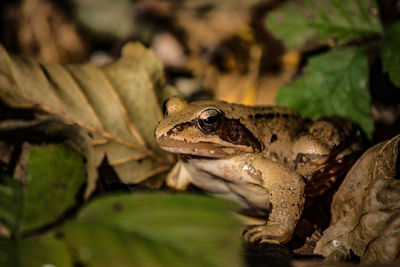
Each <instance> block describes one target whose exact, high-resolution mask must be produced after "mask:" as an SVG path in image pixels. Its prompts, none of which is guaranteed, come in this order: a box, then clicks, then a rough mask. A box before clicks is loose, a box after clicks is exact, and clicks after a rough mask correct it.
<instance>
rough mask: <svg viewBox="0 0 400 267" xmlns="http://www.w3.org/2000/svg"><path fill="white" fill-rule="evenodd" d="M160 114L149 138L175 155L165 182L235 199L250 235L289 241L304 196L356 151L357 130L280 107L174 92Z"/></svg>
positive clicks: (332, 177) (318, 189)
mask: <svg viewBox="0 0 400 267" xmlns="http://www.w3.org/2000/svg"><path fill="white" fill-rule="evenodd" d="M164 115H165V117H164V119H163V120H161V122H160V123H159V125H158V126H157V128H156V130H155V138H156V140H157V142H158V144H159V145H160V147H161V148H162V149H164V150H166V151H169V152H172V153H178V154H180V155H181V158H182V161H180V162H179V163H178V164H177V165H176V166H175V167H174V169H173V170H172V171H171V173H170V174H169V176H168V177H167V183H168V184H169V185H170V186H172V187H175V188H177V189H184V188H186V187H187V185H188V184H189V183H192V184H194V185H195V186H197V187H199V188H201V189H203V190H205V191H207V192H209V193H211V194H213V195H216V196H221V197H224V198H227V199H232V200H234V201H236V202H238V203H239V204H240V205H241V206H242V208H243V210H244V211H245V212H244V213H243V214H247V215H251V216H250V217H253V218H254V219H252V220H250V221H249V222H248V223H247V224H248V226H247V229H246V231H245V232H244V238H245V240H247V241H249V242H279V243H286V242H288V241H289V240H290V239H291V237H292V235H293V232H294V230H295V227H296V224H297V222H298V221H299V218H300V215H301V214H302V211H303V208H304V202H305V196H306V195H307V196H316V195H320V194H322V193H323V192H324V191H325V190H327V189H328V188H329V187H330V186H331V185H332V184H333V183H334V182H335V181H336V179H337V178H338V176H340V175H341V174H342V173H343V172H344V171H345V169H346V168H345V166H346V164H344V163H345V162H346V158H347V157H348V156H350V155H352V154H353V153H355V152H356V151H360V150H361V139H362V138H361V133H360V131H359V130H357V127H355V125H353V124H352V123H351V122H350V121H348V120H346V119H343V118H339V117H325V118H321V119H319V120H318V121H316V122H312V121H311V120H309V119H307V118H303V117H301V116H300V115H299V114H298V113H296V112H295V111H293V110H292V109H289V108H284V107H276V106H271V107H249V106H243V105H239V104H230V103H226V102H222V101H211V100H207V101H195V102H190V103H188V102H187V101H186V100H185V99H183V98H182V97H180V96H174V97H171V98H170V99H169V100H167V101H166V103H164ZM248 217H249V216H248ZM256 218H258V219H256ZM259 218H261V220H260V219H259Z"/></svg>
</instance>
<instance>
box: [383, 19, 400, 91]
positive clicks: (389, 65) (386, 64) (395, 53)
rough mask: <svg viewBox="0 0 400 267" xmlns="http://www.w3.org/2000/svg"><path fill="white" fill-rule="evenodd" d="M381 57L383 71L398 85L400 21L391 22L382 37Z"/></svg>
mask: <svg viewBox="0 0 400 267" xmlns="http://www.w3.org/2000/svg"><path fill="white" fill-rule="evenodd" d="M381 57H382V67H383V71H384V72H387V73H388V74H389V77H390V79H391V81H392V82H393V84H395V85H396V86H398V87H400V22H397V23H395V24H393V25H392V26H391V27H390V28H389V30H388V31H387V33H386V35H385V37H384V38H383V40H382V46H381Z"/></svg>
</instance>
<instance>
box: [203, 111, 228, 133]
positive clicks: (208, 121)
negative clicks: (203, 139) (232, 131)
mask: <svg viewBox="0 0 400 267" xmlns="http://www.w3.org/2000/svg"><path fill="white" fill-rule="evenodd" d="M221 121H222V113H221V111H219V110H218V109H215V108H209V109H206V110H204V111H202V112H201V113H200V115H199V116H198V119H197V122H198V125H199V128H200V129H201V130H202V131H203V132H205V133H214V132H215V131H216V130H218V128H219V126H220V125H221Z"/></svg>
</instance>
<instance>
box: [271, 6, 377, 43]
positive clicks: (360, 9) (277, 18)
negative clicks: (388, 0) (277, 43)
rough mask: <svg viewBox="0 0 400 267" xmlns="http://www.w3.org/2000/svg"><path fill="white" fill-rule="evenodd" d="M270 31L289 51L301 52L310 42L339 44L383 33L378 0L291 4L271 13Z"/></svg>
mask: <svg viewBox="0 0 400 267" xmlns="http://www.w3.org/2000/svg"><path fill="white" fill-rule="evenodd" d="M266 27H267V28H268V29H270V30H271V31H272V32H273V34H274V35H275V36H277V37H278V38H280V39H282V40H283V41H284V42H285V44H286V45H287V47H288V48H290V49H299V48H301V47H303V45H304V44H305V43H306V42H307V41H311V40H312V41H313V42H314V43H324V42H326V41H327V40H328V39H335V40H337V41H338V43H339V44H343V43H346V42H348V41H351V40H353V39H357V38H362V37H367V36H370V35H374V34H381V33H382V26H381V24H380V21H379V14H378V7H377V4H376V1H375V0H352V1H346V2H343V1H341V0H299V1H290V2H288V3H286V4H285V5H284V6H283V7H281V8H278V9H276V10H274V11H272V12H270V13H269V15H268V16H267V18H266Z"/></svg>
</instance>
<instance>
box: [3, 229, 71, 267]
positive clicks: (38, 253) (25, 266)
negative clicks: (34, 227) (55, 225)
mask: <svg viewBox="0 0 400 267" xmlns="http://www.w3.org/2000/svg"><path fill="white" fill-rule="evenodd" d="M0 266H14V267H19V266H21V267H30V266H32V267H37V266H57V267H69V266H71V267H72V266H73V265H72V261H71V257H70V255H69V254H68V251H67V249H66V248H65V246H64V244H63V243H61V242H60V241H58V240H56V239H54V238H53V237H51V236H36V237H30V238H26V239H23V240H10V239H3V238H0Z"/></svg>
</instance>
